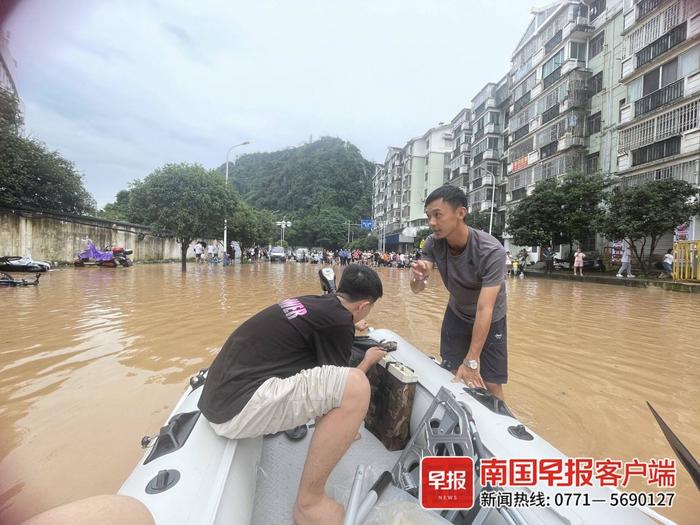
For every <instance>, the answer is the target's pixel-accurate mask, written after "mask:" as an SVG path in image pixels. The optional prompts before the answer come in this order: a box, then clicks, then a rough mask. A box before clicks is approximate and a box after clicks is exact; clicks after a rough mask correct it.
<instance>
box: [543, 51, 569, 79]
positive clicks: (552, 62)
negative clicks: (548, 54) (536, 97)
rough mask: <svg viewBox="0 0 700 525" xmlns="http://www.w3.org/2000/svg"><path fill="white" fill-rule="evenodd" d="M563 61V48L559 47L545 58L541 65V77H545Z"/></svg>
mask: <svg viewBox="0 0 700 525" xmlns="http://www.w3.org/2000/svg"><path fill="white" fill-rule="evenodd" d="M563 62H564V49H560V50H559V51H557V53H556V54H555V55H554V56H553V57H552V58H550V59H549V60H547V62H545V63H544V65H543V66H542V78H545V77H547V76H548V75H549V74H550V73H552V71H554V70H555V69H557V68H558V67H559V66H561V65H562V63H563Z"/></svg>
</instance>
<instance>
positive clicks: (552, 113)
mask: <svg viewBox="0 0 700 525" xmlns="http://www.w3.org/2000/svg"><path fill="white" fill-rule="evenodd" d="M558 115H559V104H555V105H554V106H552V107H551V108H549V109H548V110H547V111H545V112H544V113H542V124H546V123H547V122H549V121H550V120H552V119H553V118H555V117H557V116H558Z"/></svg>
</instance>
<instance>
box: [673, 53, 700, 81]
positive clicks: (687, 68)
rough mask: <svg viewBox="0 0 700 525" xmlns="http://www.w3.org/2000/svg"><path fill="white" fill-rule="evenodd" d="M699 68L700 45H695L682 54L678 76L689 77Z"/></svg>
mask: <svg viewBox="0 0 700 525" xmlns="http://www.w3.org/2000/svg"><path fill="white" fill-rule="evenodd" d="M698 69H700V46H695V47H694V48H692V49H689V50H688V51H686V52H685V53H683V54H682V55H681V56H680V72H679V75H678V76H679V77H680V78H682V77H687V76H688V75H690V74H692V73H694V72H696V71H697V70H698Z"/></svg>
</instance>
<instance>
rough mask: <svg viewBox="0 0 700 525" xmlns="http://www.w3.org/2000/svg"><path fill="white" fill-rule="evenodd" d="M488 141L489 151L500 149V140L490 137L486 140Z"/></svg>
mask: <svg viewBox="0 0 700 525" xmlns="http://www.w3.org/2000/svg"><path fill="white" fill-rule="evenodd" d="M486 141H487V144H486V147H487V149H498V138H496V137H489V138H487V139H486Z"/></svg>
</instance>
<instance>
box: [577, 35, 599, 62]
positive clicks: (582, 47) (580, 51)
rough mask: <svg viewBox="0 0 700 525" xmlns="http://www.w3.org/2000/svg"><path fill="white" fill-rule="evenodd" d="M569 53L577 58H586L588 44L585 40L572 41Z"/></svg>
mask: <svg viewBox="0 0 700 525" xmlns="http://www.w3.org/2000/svg"><path fill="white" fill-rule="evenodd" d="M601 34H602V33H601ZM569 55H570V56H571V58H575V59H576V60H586V44H584V43H583V42H571V50H570V52H569Z"/></svg>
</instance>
